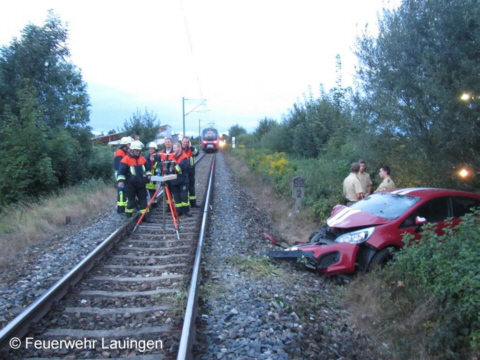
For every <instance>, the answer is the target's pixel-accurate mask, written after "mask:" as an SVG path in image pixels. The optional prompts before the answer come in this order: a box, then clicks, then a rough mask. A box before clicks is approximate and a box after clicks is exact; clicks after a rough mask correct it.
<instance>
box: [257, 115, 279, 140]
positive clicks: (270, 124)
mask: <svg viewBox="0 0 480 360" xmlns="http://www.w3.org/2000/svg"><path fill="white" fill-rule="evenodd" d="M275 126H278V123H277V121H276V120H274V119H269V118H267V117H266V118H264V119H262V120H260V121H259V122H258V126H257V127H256V128H255V131H254V135H255V136H256V138H257V140H258V141H260V140H261V139H262V137H263V135H265V134H266V133H267V132H269V131H270V130H271V129H272V128H274V127H275Z"/></svg>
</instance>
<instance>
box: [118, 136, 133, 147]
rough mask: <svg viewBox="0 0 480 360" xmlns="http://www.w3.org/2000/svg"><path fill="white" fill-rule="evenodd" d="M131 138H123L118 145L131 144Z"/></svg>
mask: <svg viewBox="0 0 480 360" xmlns="http://www.w3.org/2000/svg"><path fill="white" fill-rule="evenodd" d="M132 141H133V140H132V138H131V137H130V136H125V137H122V138H121V139H120V145H128V144H131V143H132Z"/></svg>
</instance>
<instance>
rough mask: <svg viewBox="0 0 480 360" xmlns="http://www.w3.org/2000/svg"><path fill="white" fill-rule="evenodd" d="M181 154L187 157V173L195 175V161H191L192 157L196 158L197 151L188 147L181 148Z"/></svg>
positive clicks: (192, 147)
mask: <svg viewBox="0 0 480 360" xmlns="http://www.w3.org/2000/svg"><path fill="white" fill-rule="evenodd" d="M182 150H183V152H184V153H185V155H187V157H188V164H189V165H188V172H189V173H195V160H194V159H193V158H194V157H196V156H198V154H199V151H198V150H197V148H196V147H194V146H190V147H187V148H183V147H182Z"/></svg>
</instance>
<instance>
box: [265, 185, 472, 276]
mask: <svg viewBox="0 0 480 360" xmlns="http://www.w3.org/2000/svg"><path fill="white" fill-rule="evenodd" d="M479 206H480V195H479V194H474V193H470V192H465V191H456V190H447V189H429V188H408V189H394V190H388V191H384V192H379V193H375V194H372V195H370V196H368V197H367V198H365V199H363V200H361V201H359V202H357V203H355V204H353V205H352V206H350V207H346V206H343V205H336V206H335V207H334V208H333V210H332V213H331V215H330V217H329V218H328V219H327V220H326V222H325V224H324V225H323V226H321V227H320V229H318V230H317V231H316V232H314V233H313V234H312V235H311V236H310V239H309V243H305V244H300V245H296V246H292V247H289V248H286V249H285V250H283V251H271V252H268V253H266V255H267V256H269V257H272V258H278V259H286V260H289V259H290V260H297V259H299V258H302V259H304V260H306V266H307V267H308V268H310V269H312V270H315V271H317V272H318V273H321V274H329V275H352V274H354V273H355V272H357V271H361V272H366V271H368V270H370V269H372V268H373V267H375V266H378V265H380V266H381V265H384V264H385V263H386V262H388V261H389V260H390V259H391V257H392V253H393V252H394V251H396V250H398V249H400V248H401V247H403V246H404V245H405V244H404V242H403V241H402V238H403V236H404V234H406V233H407V234H411V235H413V237H414V238H416V239H418V238H419V237H420V235H421V232H422V226H423V225H424V224H426V223H430V224H435V225H436V227H435V231H437V232H438V233H439V234H441V233H442V230H443V229H444V228H445V227H446V226H455V225H456V224H458V222H459V221H460V219H459V218H460V217H462V216H463V215H465V214H467V213H469V212H473V211H474V210H475V209H476V208H478V207H479ZM447 220H448V221H447Z"/></svg>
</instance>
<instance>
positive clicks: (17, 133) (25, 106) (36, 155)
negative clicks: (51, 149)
mask: <svg viewBox="0 0 480 360" xmlns="http://www.w3.org/2000/svg"><path fill="white" fill-rule="evenodd" d="M17 96H18V98H19V99H18V104H21V108H19V112H20V116H19V117H17V116H16V115H15V114H13V112H12V111H11V110H10V107H9V106H8V105H7V106H6V108H5V111H4V114H3V119H4V121H5V122H4V126H3V127H2V131H1V132H0V137H1V138H2V141H1V142H0V152H1V153H2V156H1V157H0V167H1V168H2V171H0V194H2V196H1V197H0V199H1V200H0V204H1V205H5V204H9V203H11V202H15V201H18V200H20V199H22V198H25V197H26V196H38V195H39V194H44V193H47V192H49V191H51V190H52V188H53V187H54V186H57V185H58V180H57V178H56V177H55V173H54V169H53V166H52V160H51V158H50V157H49V156H48V155H47V152H45V151H39V149H45V148H47V147H48V140H47V138H46V135H45V133H46V131H45V129H44V125H42V123H41V122H39V121H38V118H39V117H40V118H41V117H42V109H41V108H40V107H39V106H38V101H37V96H36V94H35V90H34V89H32V88H31V87H28V86H27V87H25V89H23V90H20V91H18V94H17Z"/></svg>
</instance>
